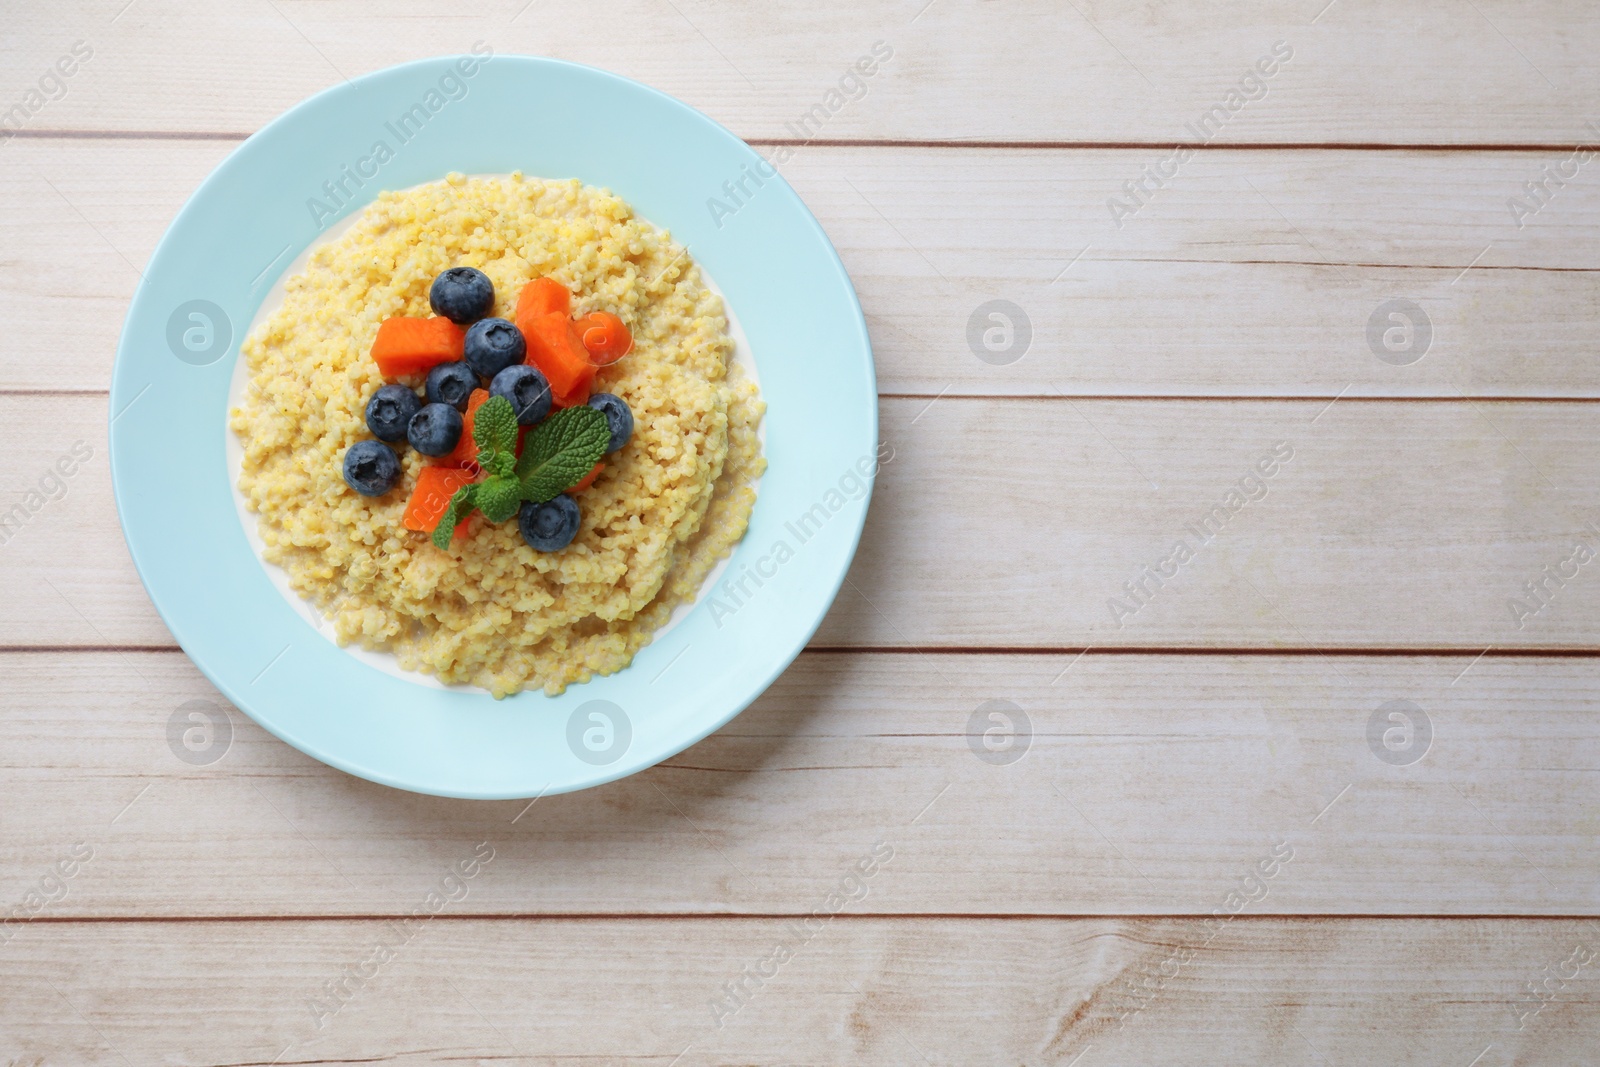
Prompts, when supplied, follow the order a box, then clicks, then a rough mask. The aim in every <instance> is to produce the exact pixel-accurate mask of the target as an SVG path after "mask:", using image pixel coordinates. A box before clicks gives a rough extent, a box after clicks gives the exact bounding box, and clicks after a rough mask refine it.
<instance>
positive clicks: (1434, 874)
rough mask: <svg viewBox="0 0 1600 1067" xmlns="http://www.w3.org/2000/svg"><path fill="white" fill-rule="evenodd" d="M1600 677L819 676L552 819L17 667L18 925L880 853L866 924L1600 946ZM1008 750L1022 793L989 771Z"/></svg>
mask: <svg viewBox="0 0 1600 1067" xmlns="http://www.w3.org/2000/svg"><path fill="white" fill-rule="evenodd" d="M1592 663H1593V661H1592V660H1575V659H1500V658H1498V657H1494V656H1489V657H1485V658H1484V659H1482V660H1479V661H1477V662H1476V663H1473V662H1471V661H1470V660H1469V659H1467V658H1465V657H1425V658H1410V657H1341V658H1340V659H1339V661H1338V663H1337V665H1336V666H1334V667H1330V666H1329V665H1328V664H1327V663H1324V662H1321V661H1318V660H1316V659H1315V658H1312V657H1304V656H1300V657H1273V656H1240V657H1235V656H1166V655H1163V656H1117V655H1097V654H1090V655H1087V656H1084V657H1083V658H1081V659H1079V658H1077V657H1076V656H1072V655H1067V656H1022V655H915V654H905V655H895V654H871V655H863V654H859V653H855V654H843V653H808V654H806V655H803V656H802V657H801V658H800V660H799V661H798V662H797V663H796V665H795V666H794V667H792V668H791V669H790V670H789V671H788V672H787V673H786V674H785V675H784V676H783V677H782V678H780V679H779V681H778V682H777V683H776V685H775V686H774V687H773V688H772V689H771V690H770V691H769V692H768V693H767V694H765V695H764V696H763V697H761V698H760V699H759V700H758V701H757V702H756V704H755V705H754V706H753V707H752V708H751V709H750V710H748V711H746V712H745V713H744V714H743V715H741V716H740V717H739V718H737V719H736V720H734V722H733V723H731V724H730V725H729V726H728V727H726V728H725V729H723V730H721V731H719V732H718V733H717V734H716V735H714V736H713V737H711V738H709V739H707V740H706V741H704V742H702V743H700V744H698V745H696V746H694V747H693V748H691V749H690V750H688V751H687V752H685V753H683V754H681V755H680V756H677V757H675V758H673V759H672V760H670V761H668V762H667V763H666V764H665V765H664V766H661V767H657V768H655V769H652V770H650V771H647V772H645V773H643V774H640V775H637V776H634V777H632V778H628V779H625V780H623V781H621V782H617V783H614V784H612V785H608V786H605V787H602V788H599V789H595V790H590V791H586V792H583V793H578V794H572V795H567V796H559V797H546V798H543V799H541V800H539V801H538V802H537V803H536V804H534V805H533V806H532V807H531V808H530V807H528V805H527V804H526V802H522V801H507V802H503V803H501V802H496V803H465V802H460V801H449V800H441V799H436V798H427V797H419V796H414V795H411V794H406V793H400V792H396V791H394V790H390V789H386V788H383V787H380V786H376V785H372V784H369V783H366V782H362V781H359V780H356V779H352V778H349V777H347V776H345V775H343V774H341V773H339V772H337V771H333V770H331V769H329V768H327V767H324V766H322V765H320V764H318V763H316V762H314V761H313V760H312V759H310V758H309V757H306V756H303V755H301V754H300V753H298V752H296V751H294V750H293V749H291V748H289V747H288V746H286V745H284V744H282V743H281V742H279V741H277V740H276V739H274V738H272V737H271V736H269V735H268V734H266V733H265V732H264V731H263V730H261V729H259V728H258V727H256V726H255V725H254V724H253V723H252V722H250V721H249V720H248V719H247V718H246V717H245V716H244V715H242V714H240V713H239V712H238V711H236V710H233V711H231V721H232V734H231V738H230V739H228V740H226V741H224V740H222V739H221V736H220V735H213V738H212V740H211V744H213V745H215V746H216V747H215V748H214V749H208V750H207V751H205V752H203V753H202V755H204V756H209V757H211V758H212V759H213V760H214V762H211V763H207V764H203V765H200V764H195V763H191V762H188V761H187V760H184V759H180V758H179V757H178V755H177V750H176V749H174V748H172V747H171V744H172V743H171V741H170V740H169V734H168V729H169V725H168V724H169V721H171V720H172V719H174V718H175V717H176V718H177V719H178V721H179V726H180V727H181V728H186V727H187V726H188V725H189V720H188V719H187V717H186V714H185V713H184V712H183V711H182V710H181V709H182V708H183V707H184V706H185V705H186V704H188V703H189V702H190V701H193V700H210V701H212V702H214V703H216V704H218V705H219V706H223V705H225V701H223V700H222V698H221V697H220V696H218V695H217V694H216V693H215V691H214V690H212V688H211V687H210V686H209V685H208V684H207V683H206V682H205V681H204V680H203V679H202V678H201V677H200V675H199V673H198V672H197V671H196V670H195V669H194V668H193V666H192V665H190V664H189V662H188V661H187V660H186V659H185V658H184V657H183V656H181V655H180V654H177V653H120V654H119V653H110V652H106V653H72V654H65V653H35V654H8V655H5V656H0V672H3V674H4V676H5V677H6V679H7V682H8V689H7V695H6V698H5V700H4V701H3V703H0V708H3V711H0V795H6V796H11V797H16V798H21V797H26V798H28V799H27V802H26V803H18V804H6V805H4V806H0V870H3V871H5V872H6V873H5V876H4V878H3V879H0V904H3V905H4V906H7V907H9V906H10V905H11V904H15V903H18V902H21V901H24V900H25V899H26V894H27V892H28V890H29V888H30V887H32V886H34V885H35V884H36V883H37V881H38V880H39V879H40V878H41V877H43V876H45V875H46V874H48V872H49V870H50V867H51V865H52V864H53V863H55V862H56V861H57V859H59V858H61V857H62V856H63V855H65V854H67V853H68V852H70V850H71V848H72V846H74V845H75V844H77V843H79V842H82V843H83V845H84V846H85V847H87V848H88V849H92V850H93V858H92V860H90V861H89V862H88V863H87V864H85V865H84V866H83V868H82V870H81V872H79V873H78V874H77V876H76V877H74V878H73V879H71V880H70V881H69V882H68V883H67V885H66V887H65V895H64V896H63V897H62V898H61V899H58V900H55V901H52V902H51V903H49V904H48V906H44V907H43V908H42V909H41V911H40V914H42V915H43V916H45V917H47V918H56V919H60V918H69V917H96V918H119V917H120V918H128V917H135V916H150V917H172V916H197V915H198V916H239V915H246V916H263V915H297V916H310V915H345V916H352V915H383V914H388V915H393V914H396V913H397V911H403V910H404V905H405V903H406V902H407V901H408V900H410V899H412V898H414V897H418V896H420V895H422V894H424V893H425V892H426V891H427V883H428V881H429V880H430V879H432V878H434V877H435V875H436V872H437V870H438V869H440V868H443V867H445V866H448V865H449V864H450V863H452V862H454V860H455V859H456V858H457V854H458V853H464V852H467V851H470V849H471V847H472V845H474V844H475V843H476V842H477V841H479V840H489V841H490V842H492V843H493V845H494V847H495V849H496V850H497V851H496V856H497V858H496V860H495V867H494V874H493V877H485V878H484V879H482V880H481V881H480V882H478V883H475V884H474V887H473V889H472V894H471V896H470V898H469V899H467V900H464V901H461V902H459V905H458V906H457V907H455V908H454V909H453V910H454V911H457V912H459V913H461V914H489V915H505V914H530V913H542V914H566V915H574V914H608V915H616V914H668V915H677V914H697V913H708V912H715V913H736V914H746V915H749V914H766V913H773V912H789V911H793V910H795V909H797V908H800V907H801V906H802V905H804V904H805V903H806V902H807V901H810V900H813V899H822V898H824V897H826V895H827V894H828V893H829V892H830V890H831V887H832V886H833V884H834V883H835V882H836V881H837V880H838V879H839V878H840V876H841V875H842V874H843V873H844V872H846V871H847V870H848V869H849V868H850V866H851V864H853V863H854V862H855V861H856V859H857V858H858V857H859V856H860V855H861V854H862V853H863V852H864V851H866V850H869V849H871V848H872V847H873V846H874V844H875V843H877V842H879V841H882V842H885V843H887V845H888V846H889V847H890V848H892V850H893V853H894V854H893V858H892V860H890V861H888V862H885V863H884V864H883V867H882V870H881V872H880V873H878V875H877V876H875V877H874V878H873V879H872V881H871V885H870V893H869V895H868V897H867V898H866V899H864V900H862V901H860V902H859V906H858V908H857V910H861V911H865V912H870V913H880V914H921V915H926V914H1033V915H1077V914H1188V915H1205V914H1208V913H1210V912H1211V911H1212V910H1213V909H1215V908H1219V907H1228V906H1229V905H1228V903H1227V902H1228V901H1229V899H1230V898H1229V894H1230V893H1232V892H1236V891H1238V892H1243V893H1246V894H1247V895H1248V897H1249V898H1250V899H1249V900H1248V903H1246V904H1240V905H1239V906H1240V907H1241V908H1242V909H1244V910H1246V911H1247V912H1248V913H1249V914H1252V915H1256V914H1297V913H1321V914H1389V915H1395V914H1434V913H1439V914H1456V915H1468V914H1501V915H1507V914H1509V915H1541V914H1564V913H1568V914H1570V913H1592V912H1593V911H1594V910H1595V908H1596V905H1597V904H1600V897H1597V891H1596V889H1595V886H1594V880H1593V877H1592V875H1593V862H1592V857H1593V856H1594V852H1595V847H1596V844H1597V841H1596V833H1597V831H1596V827H1595V824H1594V820H1593V818H1592V814H1591V813H1592V812H1593V811H1594V810H1595V808H1596V805H1597V803H1600V779H1597V777H1596V775H1595V774H1594V771H1593V768H1594V767H1595V766H1596V765H1597V757H1600V753H1597V746H1600V742H1597V741H1596V739H1595V736H1594V721H1595V717H1596V713H1597V711H1600V692H1597V690H1596V687H1595V686H1594V684H1593V674H1594V669H1593V666H1592ZM1335 670H1337V672H1338V673H1335ZM519 699H525V700H528V701H530V703H531V704H537V702H538V700H539V699H541V698H539V697H537V696H532V697H524V698H519ZM1396 699H1403V700H1409V701H1411V702H1413V704H1414V705H1415V706H1416V707H1417V708H1419V709H1420V711H1415V712H1411V713H1410V714H1411V718H1412V719H1413V720H1414V722H1413V723H1411V724H1408V723H1405V722H1396V723H1391V722H1390V721H1389V720H1388V718H1387V713H1384V714H1383V715H1380V716H1379V719H1380V722H1379V727H1380V729H1379V737H1380V739H1379V744H1380V745H1381V744H1382V739H1381V733H1382V731H1388V730H1392V729H1399V730H1401V731H1402V732H1403V731H1404V730H1405V728H1406V727H1407V726H1408V725H1410V726H1412V728H1413V733H1412V746H1413V747H1411V748H1409V749H1408V748H1405V747H1404V746H1403V745H1402V742H1404V741H1405V740H1406V739H1405V738H1404V737H1403V736H1400V735H1394V736H1392V737H1391V738H1390V741H1391V743H1392V744H1393V745H1394V746H1396V748H1395V751H1396V756H1395V757H1394V758H1395V759H1397V760H1400V761H1402V762H1386V761H1385V760H1383V759H1380V758H1379V757H1378V756H1377V755H1376V754H1375V752H1374V750H1373V748H1372V747H1371V745H1370V743H1369V740H1368V737H1369V735H1368V730H1369V722H1370V720H1371V719H1372V718H1373V716H1374V714H1375V713H1377V712H1378V711H1379V709H1380V708H1382V707H1384V706H1385V705H1386V704H1387V703H1388V702H1389V701H1392V700H1396ZM991 701H1006V702H1009V703H1010V705H1011V708H1009V709H1007V710H1006V712H1005V713H1006V714H1008V715H1009V716H1010V717H1011V719H1012V721H1013V722H1014V723H1016V724H1019V725H1018V726H1016V727H1015V728H1014V729H1013V731H1012V738H1011V745H1010V747H1009V748H1007V747H1000V746H1001V743H1002V742H1004V741H1005V740H1006V737H1005V730H1004V726H1005V723H1004V722H1003V721H1002V720H990V719H989V718H988V714H989V711H985V710H980V709H983V708H985V707H986V706H987V705H988V704H989V702H991ZM1018 709H1019V710H1018ZM534 710H537V709H536V708H535V709H534ZM630 710H635V709H630ZM989 710H994V709H993V708H990V709H989ZM635 713H636V714H637V713H638V712H637V711H636V712H635ZM329 714H337V710H336V709H329ZM975 718H976V726H974V725H973V722H974V719H975ZM1024 718H1025V719H1026V722H1027V724H1028V725H1027V727H1026V730H1025V731H1024V729H1023V728H1022V727H1021V726H1020V724H1021V723H1022V722H1023V721H1024ZM1424 724H1426V725H1424ZM996 729H999V730H1000V732H999V733H998V734H993V735H991V737H990V743H991V745H994V746H996V750H997V751H999V752H1000V753H1001V756H1000V757H998V758H999V759H1005V758H1009V756H1011V755H1016V756H1017V757H1018V758H1017V759H1016V760H1015V761H1014V762H1010V763H1005V762H990V761H988V760H985V759H983V758H980V757H979V756H978V755H977V754H976V751H975V749H974V747H973V746H974V745H977V746H978V748H977V751H984V752H988V751H989V749H987V748H984V746H983V740H984V739H983V733H984V731H990V730H996ZM1024 733H1025V734H1026V736H1024ZM1424 733H1426V734H1427V735H1428V737H1429V738H1430V740H1424V739H1423V734H1424ZM974 735H975V736H974ZM202 740H203V739H201V738H198V737H197V738H195V741H196V743H197V744H198V743H200V742H201V741H202ZM181 743H182V742H181V740H180V742H179V744H180V745H181ZM185 751H187V750H185ZM1384 751H1385V752H1388V751H1389V749H1384ZM1408 759H1409V760H1412V762H1409V763H1407V762H1404V761H1405V760H1408ZM1274 855H1276V856H1277V857H1279V858H1281V859H1282V860H1283V861H1282V862H1281V863H1273V862H1271V858H1272V857H1273V856H1274ZM1263 860H1266V861H1268V862H1267V867H1268V868H1274V873H1273V876H1272V877H1270V878H1259V877H1258V878H1257V880H1256V881H1254V882H1251V881H1249V879H1250V876H1251V872H1252V870H1256V869H1257V868H1258V865H1259V864H1260V863H1261V862H1262V861H1263ZM1258 873H1259V871H1258ZM21 925H27V924H21ZM0 951H3V948H0Z"/></svg>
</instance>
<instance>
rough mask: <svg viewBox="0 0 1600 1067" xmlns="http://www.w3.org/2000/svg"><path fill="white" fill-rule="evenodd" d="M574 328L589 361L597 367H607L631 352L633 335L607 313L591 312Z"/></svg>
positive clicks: (620, 321) (618, 320)
mask: <svg viewBox="0 0 1600 1067" xmlns="http://www.w3.org/2000/svg"><path fill="white" fill-rule="evenodd" d="M576 326H577V330H578V337H579V338H580V339H582V341H583V347H584V349H585V350H587V351H588V353H589V359H590V360H591V361H592V362H594V363H595V364H596V365H598V366H601V367H609V366H610V365H611V364H613V363H615V362H616V361H617V360H619V359H621V358H622V357H623V356H625V355H627V354H628V353H629V352H630V351H632V350H633V334H631V333H629V332H628V327H627V326H625V325H623V322H622V320H621V319H619V318H617V317H616V316H615V315H613V314H611V312H609V311H591V312H589V314H587V315H585V316H584V317H583V318H581V319H579V320H578V321H577V323H576Z"/></svg>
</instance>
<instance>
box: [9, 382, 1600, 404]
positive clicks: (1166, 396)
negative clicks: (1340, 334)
mask: <svg viewBox="0 0 1600 1067" xmlns="http://www.w3.org/2000/svg"><path fill="white" fill-rule="evenodd" d="M110 392H111V391H110V390H109V389H34V388H7V387H5V386H0V397H7V396H15V397H56V398H70V397H103V396H109V395H110ZM878 399H879V400H1040V401H1050V402H1053V403H1061V402H1063V401H1065V402H1072V401H1077V400H1114V401H1144V400H1159V401H1167V402H1185V401H1187V402H1191V403H1207V404H1210V403H1230V404H1231V403H1258V404H1310V403H1318V402H1323V401H1328V400H1343V401H1344V402H1345V403H1349V404H1460V403H1463V402H1464V401H1470V402H1472V403H1475V404H1596V403H1600V393H1596V394H1594V395H1592V396H1589V395H1584V396H1500V395H1496V396H1477V395H1470V394H1461V393H1455V394H1452V395H1450V396H1432V395H1429V396H1351V395H1349V394H1348V393H1343V392H1341V393H1337V394H1334V393H1295V394H1292V395H1286V396H1268V395H1265V394H1260V393H1256V394H1233V395H1229V394H1212V393H952V392H943V393H898V392H880V393H879V394H878Z"/></svg>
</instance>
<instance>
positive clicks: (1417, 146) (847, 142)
mask: <svg viewBox="0 0 1600 1067" xmlns="http://www.w3.org/2000/svg"><path fill="white" fill-rule="evenodd" d="M250 136H251V133H250V132H248V131H243V130H136V129H135V130H107V129H67V128H61V127H45V128H37V129H24V130H10V131H7V136H6V137H5V138H4V139H3V140H12V139H22V140H37V141H49V140H96V141H243V140H245V139H246V138H248V137H250ZM743 140H744V142H745V143H746V144H748V145H752V146H760V147H764V148H765V147H772V148H778V147H790V148H929V149H974V150H998V151H1074V150H1077V151H1112V152H1119V151H1121V152H1150V151H1156V152H1164V151H1168V150H1170V149H1171V148H1172V147H1173V146H1174V145H1176V144H1178V141H1176V140H1154V141H1091V140H1004V139H1001V140H996V139H971V140H966V139H954V138H914V137H814V138H809V139H806V138H795V137H746V138H743ZM1185 144H1186V146H1187V147H1189V148H1192V149H1193V150H1194V151H1196V152H1519V153H1548V152H1570V151H1572V150H1573V148H1574V147H1576V146H1575V144H1574V143H1572V142H1559V141H1547V142H1536V143H1527V142H1500V141H1462V142H1456V143H1439V142H1426V141H1272V142H1252V141H1211V142H1209V143H1205V144H1188V143H1187V142H1185Z"/></svg>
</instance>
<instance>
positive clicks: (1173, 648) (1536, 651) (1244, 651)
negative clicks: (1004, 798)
mask: <svg viewBox="0 0 1600 1067" xmlns="http://www.w3.org/2000/svg"><path fill="white" fill-rule="evenodd" d="M120 652H147V653H151V654H156V655H184V654H185V653H184V651H183V649H182V647H180V646H178V645H150V644H142V645H115V644H112V645H106V644H101V645H0V655H8V656H9V655H18V656H22V655H74V654H83V655H90V654H95V653H120ZM800 654H801V655H807V656H840V655H848V656H1070V655H1084V656H1265V657H1273V656H1275V657H1282V658H1298V657H1302V656H1339V657H1344V658H1349V659H1360V658H1373V659H1395V658H1412V657H1414V658H1418V659H1422V658H1451V659H1466V658H1472V657H1480V658H1482V659H1489V660H1510V659H1597V658H1600V646H1595V647H1585V646H1572V647H1568V648H1524V649H1505V648H1494V649H1491V650H1489V651H1484V650H1482V649H1473V648H1449V647H1437V646H1435V647H1421V646H1419V647H1417V648H1360V647H1351V646H1342V647H1333V646H1330V647H1326V648H1317V647H1297V648H1276V647H1273V646H1270V645H1226V646H1218V647H1214V648H1198V647H1197V648H1186V647H1184V646H1182V645H1151V646H1141V645H1089V646H1084V645H1059V646H1058V645H1049V646H1043V645H1040V646H1034V645H949V646H941V645H808V646H806V647H805V648H803V649H801V650H800Z"/></svg>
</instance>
